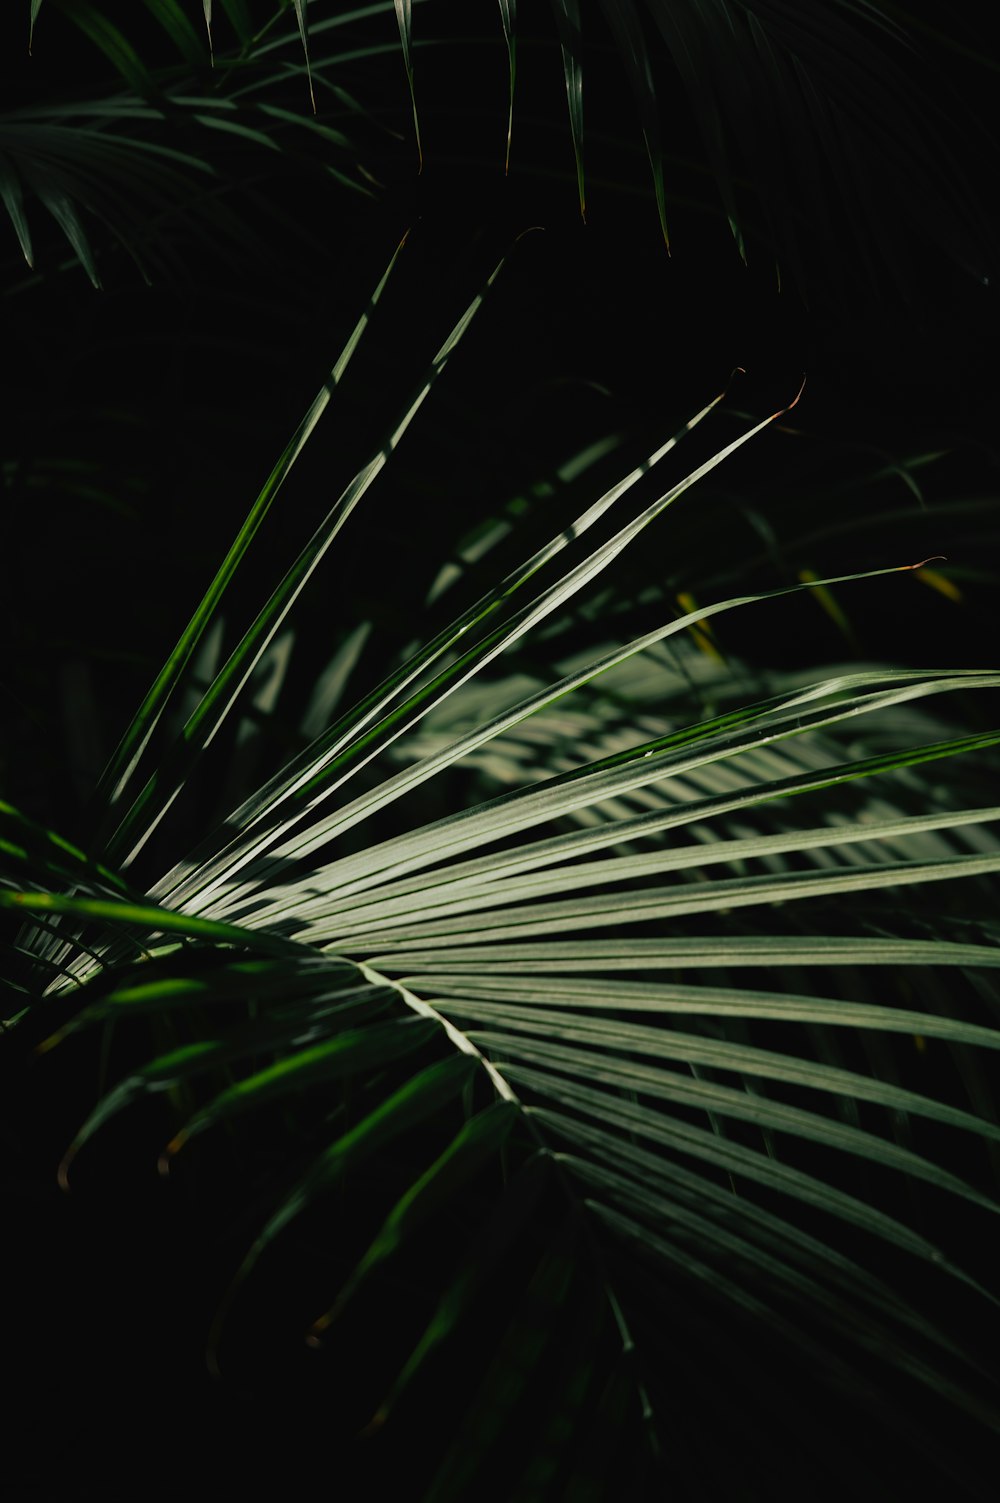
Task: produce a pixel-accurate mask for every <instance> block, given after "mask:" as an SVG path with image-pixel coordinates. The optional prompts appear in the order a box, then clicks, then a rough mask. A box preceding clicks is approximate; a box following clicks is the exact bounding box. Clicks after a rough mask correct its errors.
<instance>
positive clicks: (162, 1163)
mask: <svg viewBox="0 0 1000 1503" xmlns="http://www.w3.org/2000/svg"><path fill="white" fill-rule="evenodd" d="M187 1140H188V1135H187V1133H186V1132H184V1131H183V1129H182V1130H181V1131H180V1132H179V1133H178V1134H177V1136H176V1137H174V1138H171V1139H170V1142H169V1143H168V1144H167V1146H166V1148H164V1150H163V1152H162V1153H161V1154H160V1157H159V1158H158V1159H157V1161H156V1167H157V1169H158V1171H159V1172H160V1174H161V1175H162V1176H163V1178H164V1179H166V1178H167V1176H168V1175H169V1174H170V1164H171V1160H172V1159H173V1158H174V1157H175V1155H176V1154H178V1153H180V1151H181V1149H182V1148H183V1147H184V1144H185V1143H186V1142H187Z"/></svg>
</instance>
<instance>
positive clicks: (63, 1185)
mask: <svg viewBox="0 0 1000 1503" xmlns="http://www.w3.org/2000/svg"><path fill="white" fill-rule="evenodd" d="M79 1146H80V1145H79V1144H78V1143H71V1144H70V1145H69V1147H68V1148H67V1150H66V1152H65V1153H64V1154H63V1158H62V1163H61V1164H60V1165H59V1168H58V1169H57V1170H56V1184H57V1185H58V1186H59V1188H60V1190H62V1192H63V1194H64V1195H68V1194H69V1171H70V1166H71V1164H72V1163H73V1160H74V1159H75V1158H76V1155H77V1150H78V1149H79Z"/></svg>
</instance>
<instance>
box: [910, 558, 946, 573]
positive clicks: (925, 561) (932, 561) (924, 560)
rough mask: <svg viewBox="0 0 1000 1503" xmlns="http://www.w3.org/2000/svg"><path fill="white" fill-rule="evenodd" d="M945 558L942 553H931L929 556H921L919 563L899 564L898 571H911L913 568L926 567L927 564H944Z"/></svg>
mask: <svg viewBox="0 0 1000 1503" xmlns="http://www.w3.org/2000/svg"><path fill="white" fill-rule="evenodd" d="M947 562H948V560H947V558H946V557H945V555H944V554H943V553H932V554H931V556H930V558H922V559H921V560H920V562H919V564H901V565H900V571H899V572H900V573H901V574H904V573H908V572H912V571H913V570H914V569H926V567H927V565H928V564H946V563H947Z"/></svg>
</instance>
